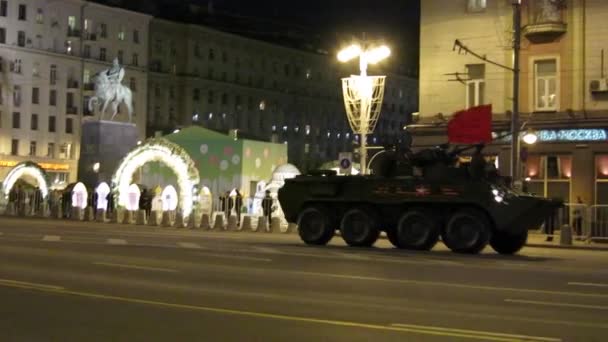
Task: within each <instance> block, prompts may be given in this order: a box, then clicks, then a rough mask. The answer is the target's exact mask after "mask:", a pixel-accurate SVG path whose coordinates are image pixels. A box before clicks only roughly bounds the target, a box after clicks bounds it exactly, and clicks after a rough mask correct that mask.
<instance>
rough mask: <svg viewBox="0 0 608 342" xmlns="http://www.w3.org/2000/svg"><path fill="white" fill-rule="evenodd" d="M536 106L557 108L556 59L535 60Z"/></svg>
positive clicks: (545, 108)
mask: <svg viewBox="0 0 608 342" xmlns="http://www.w3.org/2000/svg"><path fill="white" fill-rule="evenodd" d="M534 83H535V86H534V97H535V99H534V108H535V109H536V110H539V111H542V110H557V63H556V61H555V59H546V60H540V61H536V62H534Z"/></svg>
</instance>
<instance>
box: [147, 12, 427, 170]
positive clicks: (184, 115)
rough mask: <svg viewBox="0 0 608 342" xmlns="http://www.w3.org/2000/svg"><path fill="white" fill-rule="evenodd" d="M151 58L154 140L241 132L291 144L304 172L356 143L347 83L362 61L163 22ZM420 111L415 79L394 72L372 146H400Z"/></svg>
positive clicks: (153, 28) (153, 33)
mask: <svg viewBox="0 0 608 342" xmlns="http://www.w3.org/2000/svg"><path fill="white" fill-rule="evenodd" d="M149 55H150V72H149V76H148V77H149V85H148V88H149V97H148V109H149V112H148V135H152V134H154V132H156V131H165V132H167V131H172V130H174V129H177V128H180V127H183V126H187V125H190V124H198V125H202V126H205V127H208V128H211V129H214V130H218V131H224V132H228V131H231V130H232V131H233V130H237V132H239V133H238V134H241V135H244V136H246V137H251V138H257V139H261V140H273V141H278V142H285V143H287V144H288V154H289V162H290V163H293V164H295V165H297V166H298V167H300V168H302V169H309V168H313V167H316V166H318V165H320V163H322V162H324V161H327V160H335V159H337V158H338V153H339V152H343V151H352V150H353V145H354V144H356V139H357V138H356V137H355V135H353V134H352V132H351V130H350V128H349V126H348V121H347V118H346V113H345V110H344V103H343V100H342V85H341V81H340V78H341V77H347V76H349V75H351V74H353V73H355V74H358V63H355V62H352V63H351V64H348V65H340V64H338V62H337V61H336V59H335V56H328V55H324V54H314V53H310V52H304V51H300V50H297V49H292V48H287V47H283V46H279V45H275V44H271V43H267V42H262V41H258V40H253V39H249V38H245V37H242V36H238V35H234V34H230V33H225V32H221V31H217V30H214V29H211V28H207V27H203V26H197V25H189V24H181V23H175V22H170V21H167V20H161V19H154V20H152V22H151V24H150V52H149ZM370 71H371V73H372V74H374V73H383V71H382V70H381V69H379V68H378V67H376V66H375V67H373V68H371V70H370ZM416 108H417V82H416V80H414V79H411V78H407V77H402V76H398V75H393V74H388V77H387V87H386V91H385V106H384V107H383V111H382V114H381V117H380V121H379V124H378V126H377V129H376V131H375V132H374V135H372V136H370V137H369V138H368V139H369V140H370V143H371V144H381V143H384V142H393V141H394V140H395V139H396V138H397V137H398V134H399V132H400V131H401V129H400V128H401V127H403V124H405V123H406V122H407V118H408V117H409V115H410V114H411V113H412V112H413V111H415V109H416Z"/></svg>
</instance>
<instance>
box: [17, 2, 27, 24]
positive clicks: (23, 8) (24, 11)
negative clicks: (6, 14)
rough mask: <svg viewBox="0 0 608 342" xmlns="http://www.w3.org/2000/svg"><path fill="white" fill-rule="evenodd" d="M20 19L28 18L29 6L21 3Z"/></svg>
mask: <svg viewBox="0 0 608 342" xmlns="http://www.w3.org/2000/svg"><path fill="white" fill-rule="evenodd" d="M18 19H19V20H27V6H25V5H23V4H20V5H19V16H18Z"/></svg>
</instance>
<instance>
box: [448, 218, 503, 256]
mask: <svg viewBox="0 0 608 342" xmlns="http://www.w3.org/2000/svg"><path fill="white" fill-rule="evenodd" d="M490 232H491V227H490V222H489V221H488V219H487V218H486V216H485V215H484V214H483V213H482V212H480V211H478V210H474V209H463V210H459V211H457V212H456V213H454V214H453V215H452V216H451V217H450V218H449V220H448V222H447V224H446V226H445V230H444V232H443V234H442V238H443V242H444V243H445V244H446V246H448V248H449V249H451V250H452V251H453V252H456V253H469V254H477V253H479V252H481V250H483V249H484V248H485V247H486V245H487V244H488V241H489V240H490Z"/></svg>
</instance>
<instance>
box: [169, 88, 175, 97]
mask: <svg viewBox="0 0 608 342" xmlns="http://www.w3.org/2000/svg"><path fill="white" fill-rule="evenodd" d="M174 98H175V88H173V86H170V87H169V99H170V100H173V99H174Z"/></svg>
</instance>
